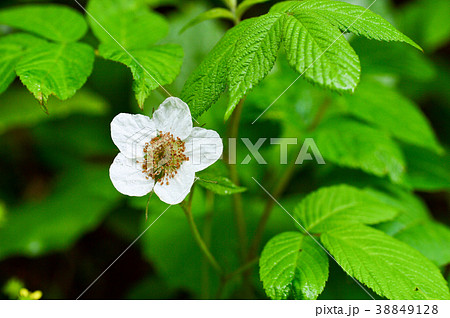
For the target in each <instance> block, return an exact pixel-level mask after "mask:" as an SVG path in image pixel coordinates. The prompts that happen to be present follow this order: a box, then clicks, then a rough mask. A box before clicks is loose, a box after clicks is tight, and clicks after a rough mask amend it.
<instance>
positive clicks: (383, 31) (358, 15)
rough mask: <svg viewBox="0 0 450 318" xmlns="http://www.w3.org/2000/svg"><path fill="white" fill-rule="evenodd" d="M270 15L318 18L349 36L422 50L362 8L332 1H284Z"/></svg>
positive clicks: (388, 24) (379, 18)
mask: <svg viewBox="0 0 450 318" xmlns="http://www.w3.org/2000/svg"><path fill="white" fill-rule="evenodd" d="M271 12H287V13H294V14H297V13H302V12H304V13H306V14H308V15H319V16H321V17H323V18H324V19H325V20H327V21H329V23H331V24H333V25H334V26H336V27H338V28H339V29H340V30H341V32H344V31H345V30H347V28H348V32H352V33H354V34H356V35H361V36H365V37H367V38H369V39H375V40H380V41H400V42H405V43H408V44H410V45H412V46H414V47H415V48H417V49H419V50H422V49H421V48H420V46H419V45H417V44H416V43H415V42H414V41H413V40H411V39H410V38H408V37H407V36H406V35H404V34H403V33H401V32H400V31H398V30H397V29H396V28H394V27H393V26H392V25H391V24H390V23H389V22H387V21H386V20H385V19H383V18H382V17H380V16H379V15H377V14H375V13H373V12H372V11H370V10H367V9H366V8H363V7H361V6H357V5H353V4H349V3H345V2H343V1H333V0H305V1H285V2H281V3H279V4H276V5H274V6H273V7H272V9H271Z"/></svg>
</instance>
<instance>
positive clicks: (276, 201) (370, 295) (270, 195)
mask: <svg viewBox="0 0 450 318" xmlns="http://www.w3.org/2000/svg"><path fill="white" fill-rule="evenodd" d="M252 179H253V181H255V182H256V183H257V184H258V185H259V186H260V188H261V189H263V190H264V192H265V193H266V194H267V195H268V196H269V197H270V198H271V199H272V200H273V201H275V203H276V204H278V206H279V207H280V208H282V209H283V210H284V212H286V213H287V214H288V215H289V216H290V217H291V218H292V219H293V220H294V221H295V223H297V224H298V226H300V227H301V228H302V230H303V231H304V232H305V233H306V234H308V235H309V236H310V237H311V238H312V239H313V240H314V242H316V244H317V245H319V246H320V248H321V249H323V250H324V251H325V253H327V254H328V256H330V257H331V258H332V259H333V261H335V262H336V264H338V265H339V267H341V268H342V266H341V265H340V264H339V263H338V261H336V259H335V258H334V257H333V256H332V255H331V254H330V253H329V252H328V251H327V249H326V248H325V247H323V245H322V244H320V243H319V241H317V239H316V238H315V237H314V236H313V235H312V234H311V233H309V232H308V231H307V230H306V229H305V228H304V227H303V225H301V224H300V223H299V222H298V221H297V220H296V219H295V218H294V217H293V216H292V214H291V213H289V212H288V211H287V210H286V209H285V208H284V207H283V206H282V205H281V203H280V202H278V200H277V199H275V198H274V197H273V195H272V194H271V193H270V192H269V191H267V190H266V188H264V187H263V186H262V185H261V183H259V182H258V181H257V180H256V179H255V178H254V177H252ZM342 269H343V268H342ZM344 271H345V270H344ZM349 276H350V275H349ZM350 277H351V278H352V279H353V280H354V281H355V283H357V284H358V286H359V287H361V288H362V290H364V291H365V292H366V294H367V295H369V297H370V298H372V300H375V298H374V297H373V296H372V294H370V293H369V291H368V290H367V289H366V288H365V287H364V286H363V285H362V284H361V283H360V282H358V281H357V280H356V279H355V278H354V277H353V276H350Z"/></svg>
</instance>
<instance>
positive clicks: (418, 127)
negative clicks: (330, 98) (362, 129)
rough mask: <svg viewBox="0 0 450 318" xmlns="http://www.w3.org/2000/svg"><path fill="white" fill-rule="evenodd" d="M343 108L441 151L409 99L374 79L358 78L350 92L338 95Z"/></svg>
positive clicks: (430, 129)
mask: <svg viewBox="0 0 450 318" xmlns="http://www.w3.org/2000/svg"><path fill="white" fill-rule="evenodd" d="M340 100H341V101H343V102H344V104H345V106H346V110H347V111H348V112H349V113H350V114H352V115H354V116H356V117H358V118H361V119H363V120H365V121H367V122H369V123H371V124H373V125H375V126H377V127H379V128H381V129H383V130H385V131H386V132H388V133H389V134H390V135H392V136H394V137H396V138H398V139H400V140H402V141H404V142H407V143H411V144H414V145H418V146H421V147H424V148H428V149H431V150H433V151H437V152H441V151H442V147H441V146H440V145H439V143H438V141H437V139H436V136H435V135H434V132H433V129H432V128H431V125H430V123H429V122H428V120H427V118H426V117H425V115H424V114H423V113H422V112H421V111H420V109H419V107H418V106H417V105H415V104H414V103H413V102H412V101H410V100H409V99H407V98H406V97H403V96H402V95H400V94H399V93H397V92H396V91H395V90H394V89H391V88H388V87H386V86H384V85H382V84H380V83H378V82H376V81H373V80H372V81H371V80H368V81H362V82H361V84H360V86H359V87H358V89H357V90H356V92H355V93H354V94H353V95H352V96H344V97H342V98H341V99H340Z"/></svg>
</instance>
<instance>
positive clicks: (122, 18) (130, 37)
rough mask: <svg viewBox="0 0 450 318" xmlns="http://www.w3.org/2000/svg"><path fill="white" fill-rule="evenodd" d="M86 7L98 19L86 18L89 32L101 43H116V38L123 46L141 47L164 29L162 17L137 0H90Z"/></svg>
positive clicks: (157, 37)
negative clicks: (90, 30) (89, 27)
mask: <svg viewBox="0 0 450 318" xmlns="http://www.w3.org/2000/svg"><path fill="white" fill-rule="evenodd" d="M87 11H88V12H89V13H91V15H92V16H93V17H94V18H95V19H96V20H97V22H98V23H97V22H96V21H94V20H93V19H92V18H91V17H90V18H89V24H90V26H91V29H92V32H94V34H95V36H96V37H97V38H98V39H99V40H100V42H102V43H105V44H110V45H117V43H116V41H117V42H119V43H120V45H122V46H123V47H124V48H126V49H145V48H149V47H150V46H151V45H153V44H154V43H156V42H157V41H159V40H161V39H162V38H164V37H165V36H166V35H167V32H168V24H167V22H166V20H165V19H164V17H162V16H161V15H160V14H158V13H155V12H152V11H150V10H149V9H148V8H147V7H146V5H145V3H143V2H142V1H139V0H131V1H130V0H90V1H89V5H88V7H87ZM99 24H100V25H101V26H100V25H99ZM102 27H103V28H105V30H106V31H107V32H106V31H105V30H104V29H103V28H102ZM108 33H109V34H108ZM111 36H112V37H113V38H114V39H115V40H116V41H115V40H114V39H113V38H112V37H111ZM117 49H120V47H119V46H118V45H117Z"/></svg>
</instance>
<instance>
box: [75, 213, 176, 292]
mask: <svg viewBox="0 0 450 318" xmlns="http://www.w3.org/2000/svg"><path fill="white" fill-rule="evenodd" d="M171 206H172V205H169V206H168V207H167V208H166V209H165V210H164V211H163V212H162V213H161V214H160V215H159V216H158V217H157V218H156V219H155V220H154V221H153V222H152V223H151V224H150V225H149V226H148V227H147V228H146V229H145V230H144V231H143V232H142V233H141V234H140V235H139V236H138V237H136V239H135V240H134V241H133V242H131V244H130V245H128V247H127V248H126V249H125V250H124V251H123V252H122V253H120V255H119V256H117V257H116V259H115V260H114V261H113V262H112V263H111V264H110V265H109V266H108V267H106V269H105V270H104V271H103V272H102V273H101V274H100V275H98V276H97V278H96V279H95V280H94V281H93V282H92V283H91V284H90V285H89V286H88V287H87V288H86V289H85V290H84V291H83V292H82V293H81V294H80V296H78V297H77V299H76V300H79V299H80V298H81V296H83V295H84V293H86V292H87V291H88V290H89V289H90V288H91V287H92V286H93V285H94V284H95V283H96V282H97V281H98V280H99V279H100V277H102V276H103V274H105V273H106V271H107V270H108V269H110V267H111V266H113V265H114V263H116V262H117V261H118V260H119V258H121V257H122V255H123V254H125V253H126V252H127V251H128V250H129V249H130V248H131V247H132V246H133V245H134V243H136V242H137V241H138V240H139V239H140V238H141V237H142V235H144V234H145V232H147V230H148V229H149V228H150V227H151V226H152V225H153V224H154V223H155V222H156V221H158V219H159V218H160V217H161V216H162V215H163V214H164V213H166V211H167V210H168V209H169V208H170V207H171Z"/></svg>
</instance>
